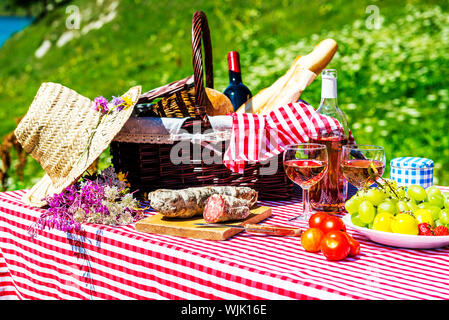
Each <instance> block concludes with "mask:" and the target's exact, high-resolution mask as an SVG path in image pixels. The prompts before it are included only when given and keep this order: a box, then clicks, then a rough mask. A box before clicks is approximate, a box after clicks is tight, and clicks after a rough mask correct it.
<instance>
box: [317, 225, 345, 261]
mask: <svg viewBox="0 0 449 320" xmlns="http://www.w3.org/2000/svg"><path fill="white" fill-rule="evenodd" d="M350 250H351V246H350V245H349V241H348V238H347V237H346V235H345V233H344V232H342V231H339V230H333V231H329V232H328V233H327V234H325V235H324V237H323V240H321V252H322V253H323V254H324V256H325V257H326V258H327V259H328V260H342V259H344V258H346V257H347V256H348V254H349V251H350Z"/></svg>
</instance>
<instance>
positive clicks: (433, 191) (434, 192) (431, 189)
mask: <svg viewBox="0 0 449 320" xmlns="http://www.w3.org/2000/svg"><path fill="white" fill-rule="evenodd" d="M426 193H427V198H429V196H430V195H439V196H442V195H443V194H442V192H441V190H440V189H438V188H437V187H435V186H431V187H428V188H427V189H426Z"/></svg>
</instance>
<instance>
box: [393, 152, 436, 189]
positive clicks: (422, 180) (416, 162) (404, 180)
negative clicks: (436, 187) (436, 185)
mask: <svg viewBox="0 0 449 320" xmlns="http://www.w3.org/2000/svg"><path fill="white" fill-rule="evenodd" d="M390 178H391V179H392V180H395V181H396V182H397V183H398V185H399V186H404V187H407V186H409V185H412V184H417V185H420V186H421V187H423V188H427V187H430V186H431V185H432V184H433V161H432V160H430V159H426V158H417V157H400V158H395V159H392V160H391V161H390Z"/></svg>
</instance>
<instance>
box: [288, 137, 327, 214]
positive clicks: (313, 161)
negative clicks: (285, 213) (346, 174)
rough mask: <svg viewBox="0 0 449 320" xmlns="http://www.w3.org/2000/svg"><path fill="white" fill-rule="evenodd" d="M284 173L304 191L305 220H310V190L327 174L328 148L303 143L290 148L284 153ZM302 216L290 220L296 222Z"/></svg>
mask: <svg viewBox="0 0 449 320" xmlns="http://www.w3.org/2000/svg"><path fill="white" fill-rule="evenodd" d="M283 163H284V171H285V173H286V175H287V177H288V178H289V179H290V180H292V181H293V182H294V183H295V184H297V185H299V186H300V187H301V188H302V191H303V197H302V201H303V215H302V217H303V220H306V221H307V220H308V219H309V218H310V200H309V189H310V187H312V186H313V185H315V184H316V183H318V181H320V180H321V179H322V178H323V176H324V175H325V174H326V172H327V166H328V158H327V150H326V146H325V145H322V144H316V143H302V144H296V145H291V146H288V147H287V149H286V150H285V151H284V161H283ZM299 217H301V216H296V217H294V218H291V219H289V221H291V220H295V219H297V218H299Z"/></svg>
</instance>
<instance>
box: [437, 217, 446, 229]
mask: <svg viewBox="0 0 449 320" xmlns="http://www.w3.org/2000/svg"><path fill="white" fill-rule="evenodd" d="M444 225H445V224H444V223H442V222H441V221H440V219H436V220H435V228H436V227H439V226H444Z"/></svg>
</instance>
